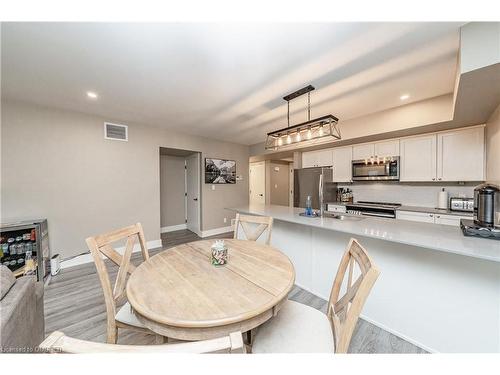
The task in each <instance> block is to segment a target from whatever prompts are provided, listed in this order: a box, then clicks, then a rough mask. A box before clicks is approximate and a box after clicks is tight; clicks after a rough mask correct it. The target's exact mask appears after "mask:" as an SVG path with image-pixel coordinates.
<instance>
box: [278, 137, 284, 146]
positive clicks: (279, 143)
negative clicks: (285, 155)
mask: <svg viewBox="0 0 500 375" xmlns="http://www.w3.org/2000/svg"><path fill="white" fill-rule="evenodd" d="M282 145H283V140H282V139H281V137H279V138H278V146H282Z"/></svg>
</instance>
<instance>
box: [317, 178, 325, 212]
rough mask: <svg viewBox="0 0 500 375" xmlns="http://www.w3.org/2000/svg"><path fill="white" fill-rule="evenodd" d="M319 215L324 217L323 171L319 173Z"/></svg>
mask: <svg viewBox="0 0 500 375" xmlns="http://www.w3.org/2000/svg"><path fill="white" fill-rule="evenodd" d="M318 185H319V189H318V190H319V191H318V193H319V195H318V196H319V215H320V216H321V217H322V216H323V213H324V211H323V171H322V173H321V174H320V175H319V184H318Z"/></svg>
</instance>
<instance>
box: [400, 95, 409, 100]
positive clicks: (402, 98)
mask: <svg viewBox="0 0 500 375" xmlns="http://www.w3.org/2000/svg"><path fill="white" fill-rule="evenodd" d="M409 97H410V95H408V94H404V95H401V96H400V97H399V99H401V100H406V99H408V98H409Z"/></svg>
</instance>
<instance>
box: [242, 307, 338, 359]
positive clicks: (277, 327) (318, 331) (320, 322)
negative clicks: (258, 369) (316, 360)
mask: <svg viewBox="0 0 500 375" xmlns="http://www.w3.org/2000/svg"><path fill="white" fill-rule="evenodd" d="M334 351H335V343H334V341H333V335H332V329H331V326H330V322H329V321H328V318H327V316H326V315H325V314H323V313H322V312H321V311H318V310H316V309H314V308H312V307H309V306H307V305H304V304H302V303H298V302H295V301H290V300H288V301H286V302H285V304H284V305H283V307H282V308H281V309H280V311H279V312H278V315H277V316H275V317H274V318H272V319H270V320H268V321H267V322H266V323H264V324H263V325H262V326H260V327H259V328H258V329H257V332H256V334H255V337H254V341H253V345H252V353H333V352H334Z"/></svg>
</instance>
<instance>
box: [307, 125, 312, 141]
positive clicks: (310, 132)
mask: <svg viewBox="0 0 500 375" xmlns="http://www.w3.org/2000/svg"><path fill="white" fill-rule="evenodd" d="M311 138H312V131H311V128H309V129H308V130H307V139H311Z"/></svg>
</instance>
